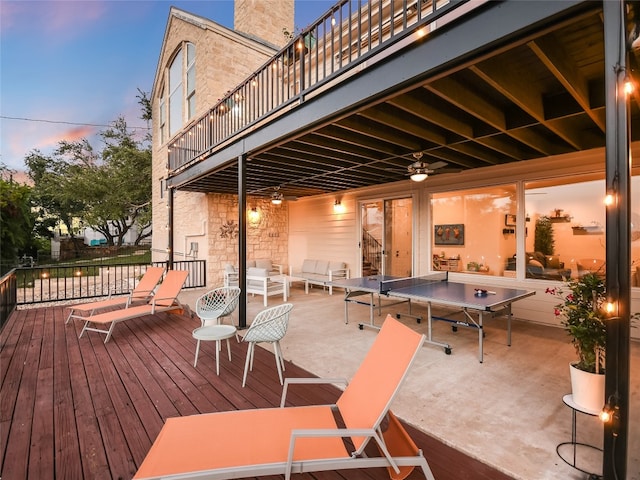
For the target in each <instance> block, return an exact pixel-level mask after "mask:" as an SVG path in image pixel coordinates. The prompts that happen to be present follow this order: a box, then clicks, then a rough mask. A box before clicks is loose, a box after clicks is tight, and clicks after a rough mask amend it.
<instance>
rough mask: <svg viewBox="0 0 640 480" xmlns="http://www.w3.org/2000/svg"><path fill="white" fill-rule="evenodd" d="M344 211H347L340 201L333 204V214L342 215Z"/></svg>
mask: <svg viewBox="0 0 640 480" xmlns="http://www.w3.org/2000/svg"><path fill="white" fill-rule="evenodd" d="M346 211H347V209H346V207H345V206H344V205H343V204H342V202H341V201H340V200H336V203H334V204H333V213H344V212H346Z"/></svg>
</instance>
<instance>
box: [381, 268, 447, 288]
mask: <svg viewBox="0 0 640 480" xmlns="http://www.w3.org/2000/svg"><path fill="white" fill-rule="evenodd" d="M448 280H449V272H447V271H443V272H433V273H430V274H427V275H423V276H421V277H406V278H394V279H393V280H382V281H381V282H380V293H387V292H390V291H393V290H399V289H401V288H407V287H416V286H418V285H427V284H430V283H436V282H446V281H448Z"/></svg>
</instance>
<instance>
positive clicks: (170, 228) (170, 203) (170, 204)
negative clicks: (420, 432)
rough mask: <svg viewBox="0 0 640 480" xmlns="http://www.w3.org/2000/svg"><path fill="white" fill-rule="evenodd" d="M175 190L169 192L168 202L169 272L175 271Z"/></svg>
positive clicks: (171, 189) (171, 188)
mask: <svg viewBox="0 0 640 480" xmlns="http://www.w3.org/2000/svg"><path fill="white" fill-rule="evenodd" d="M174 192H175V189H174V188H173V187H170V188H169V189H168V191H167V195H168V196H169V198H168V201H167V210H168V211H167V215H168V216H169V219H168V228H167V235H169V238H168V239H167V270H173V195H174Z"/></svg>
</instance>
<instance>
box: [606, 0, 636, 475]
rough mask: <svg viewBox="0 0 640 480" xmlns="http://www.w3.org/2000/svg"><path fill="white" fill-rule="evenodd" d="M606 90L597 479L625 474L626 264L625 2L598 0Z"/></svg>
mask: <svg viewBox="0 0 640 480" xmlns="http://www.w3.org/2000/svg"><path fill="white" fill-rule="evenodd" d="M602 3H603V14H604V47H605V90H606V189H607V191H606V192H605V193H606V194H607V195H611V199H612V202H611V204H610V205H608V206H607V211H606V246H607V249H606V250H607V253H606V260H607V263H606V266H607V279H606V287H607V301H608V302H611V304H612V305H613V306H614V311H613V312H612V314H611V318H609V319H608V320H607V325H606V329H607V349H606V352H607V354H606V364H605V369H606V370H605V372H606V379H605V397H606V398H605V401H606V402H607V403H609V404H610V405H611V406H612V407H614V408H615V411H616V412H617V415H614V416H615V417H617V418H614V420H613V421H611V422H609V423H606V424H605V425H604V450H603V478H604V479H605V480H617V479H622V478H627V457H628V435H629V383H630V374H629V362H630V307H631V282H630V275H629V265H630V263H631V258H630V250H631V236H630V227H629V225H630V220H631V218H630V211H631V196H630V175H631V166H630V149H629V138H630V120H629V100H628V98H627V94H626V93H625V83H626V81H627V80H628V79H630V75H629V72H628V70H627V46H626V28H625V25H626V19H625V5H624V2H623V1H622V0H617V1H603V2H602Z"/></svg>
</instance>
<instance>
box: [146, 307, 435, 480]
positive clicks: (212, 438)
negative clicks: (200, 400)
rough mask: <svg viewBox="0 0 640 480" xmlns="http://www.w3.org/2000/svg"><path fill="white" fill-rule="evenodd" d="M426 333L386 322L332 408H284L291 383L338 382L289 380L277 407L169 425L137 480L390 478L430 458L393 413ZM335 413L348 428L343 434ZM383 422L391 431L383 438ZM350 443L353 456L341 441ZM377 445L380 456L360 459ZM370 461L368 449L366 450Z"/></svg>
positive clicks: (425, 465) (187, 419)
mask: <svg viewBox="0 0 640 480" xmlns="http://www.w3.org/2000/svg"><path fill="white" fill-rule="evenodd" d="M423 342H424V335H420V334H418V333H417V332H415V331H413V330H411V329H410V328H409V327H406V326H405V325H403V324H401V323H400V322H398V321H397V320H395V319H393V318H392V317H391V316H387V319H386V320H385V322H384V324H383V325H382V329H381V330H380V332H379V333H378V335H377V337H376V339H375V341H374V344H373V346H372V347H371V350H370V351H369V353H368V354H367V356H366V358H365V359H364V361H363V363H362V365H361V366H360V368H359V370H358V371H357V372H356V374H355V376H354V377H353V379H352V380H351V383H349V384H348V385H347V387H346V388H345V390H344V392H343V393H342V394H341V396H340V398H339V399H338V401H337V402H336V404H335V405H320V406H301V407H284V404H285V401H286V394H287V389H288V387H289V385H291V384H294V383H299V384H307V385H308V384H311V383H336V382H341V380H340V379H324V380H323V379H307V378H301V379H297V378H287V379H286V381H285V384H284V389H283V393H282V400H281V404H280V408H262V409H254V410H238V411H230V412H218V413H209V414H202V415H192V416H187V417H178V418H169V419H167V421H166V423H165V425H164V426H163V427H162V430H161V431H160V433H159V434H158V437H157V438H156V440H155V442H154V444H153V445H152V446H151V449H150V450H149V452H148V454H147V456H146V458H145V459H144V461H143V462H142V464H141V465H140V468H139V469H138V471H137V473H136V475H135V476H134V479H137V480H142V479H155V478H165V479H170V478H207V479H231V478H243V477H254V476H263V475H278V474H284V475H285V479H287V480H289V478H290V476H291V474H292V473H302V472H314V471H326V470H342V469H350V468H372V467H387V469H388V470H389V474H390V476H391V478H392V479H394V480H400V479H403V478H405V477H406V476H408V475H409V474H410V473H411V471H412V470H413V469H414V468H415V467H416V466H418V467H421V468H422V471H423V473H424V475H425V477H426V478H427V479H429V480H434V477H433V474H432V473H431V469H430V468H429V465H428V463H427V460H426V459H425V457H424V456H423V455H422V452H421V451H420V449H418V448H417V446H416V445H415V443H414V442H413V441H412V440H411V438H410V437H409V435H408V434H407V432H406V431H405V430H404V428H403V427H402V425H401V424H400V422H399V421H398V420H397V419H396V418H395V416H394V415H393V414H392V413H391V412H390V411H389V405H390V404H391V401H392V400H393V398H394V397H395V394H396V393H397V391H398V388H399V386H400V384H401V383H402V381H403V379H404V378H405V376H406V374H407V372H408V370H409V367H410V366H411V364H412V363H413V361H414V359H415V357H416V354H417V353H418V351H419V350H420V348H421V346H422V344H423ZM334 410H337V411H338V412H339V414H340V415H341V417H342V419H343V422H344V425H345V427H346V428H339V427H338V423H337V422H336V420H335V417H334ZM385 417H388V419H389V426H388V428H387V429H386V430H385V431H384V432H383V431H382V428H381V423H382V421H383V419H384V418H385ZM345 437H346V438H349V439H351V441H352V443H353V451H350V450H349V449H348V448H347V447H346V446H345V444H344V443H343V440H342V439H343V438H345ZM370 441H372V442H374V444H376V445H377V446H378V450H379V452H380V455H379V456H365V455H364V454H363V452H364V449H365V447H366V446H367V444H368V443H369V442H370ZM367 453H368V454H369V455H370V454H371V452H370V451H368V452H367Z"/></svg>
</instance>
